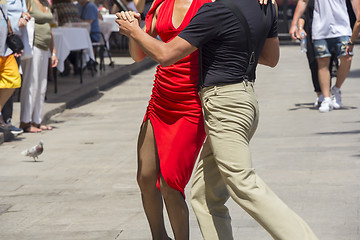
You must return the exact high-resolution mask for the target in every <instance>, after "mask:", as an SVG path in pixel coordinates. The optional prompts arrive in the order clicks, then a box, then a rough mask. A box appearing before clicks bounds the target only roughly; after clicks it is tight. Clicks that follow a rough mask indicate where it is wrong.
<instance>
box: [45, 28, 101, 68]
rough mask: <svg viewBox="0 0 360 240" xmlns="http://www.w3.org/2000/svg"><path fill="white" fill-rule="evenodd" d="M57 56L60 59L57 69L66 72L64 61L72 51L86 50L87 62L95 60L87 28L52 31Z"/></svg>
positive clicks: (54, 29)
mask: <svg viewBox="0 0 360 240" xmlns="http://www.w3.org/2000/svg"><path fill="white" fill-rule="evenodd" d="M52 32H53V36H54V45H55V49H56V56H57V58H58V59H59V63H58V66H57V69H58V70H59V71H60V72H62V71H64V61H65V59H66V58H67V56H68V55H69V53H70V51H76V50H81V49H83V50H84V53H85V54H84V56H85V61H84V63H86V61H87V60H88V59H89V58H91V59H93V60H95V57H94V51H93V47H92V43H91V40H90V35H89V32H88V31H87V30H86V29H85V28H68V27H59V28H53V29H52Z"/></svg>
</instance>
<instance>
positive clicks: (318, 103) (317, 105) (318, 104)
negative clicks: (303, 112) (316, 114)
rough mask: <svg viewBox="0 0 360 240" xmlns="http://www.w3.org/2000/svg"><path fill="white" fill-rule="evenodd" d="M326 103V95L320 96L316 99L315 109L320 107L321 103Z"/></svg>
mask: <svg viewBox="0 0 360 240" xmlns="http://www.w3.org/2000/svg"><path fill="white" fill-rule="evenodd" d="M323 101H324V95H322V94H320V95H319V96H317V97H316V100H315V102H314V107H320V105H321V103H322V102H323Z"/></svg>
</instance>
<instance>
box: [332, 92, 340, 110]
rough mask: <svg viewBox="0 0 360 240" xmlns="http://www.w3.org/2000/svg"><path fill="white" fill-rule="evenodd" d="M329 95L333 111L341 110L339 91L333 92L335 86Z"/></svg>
mask: <svg viewBox="0 0 360 240" xmlns="http://www.w3.org/2000/svg"><path fill="white" fill-rule="evenodd" d="M331 94H332V95H333V96H332V101H333V106H334V108H335V109H339V108H341V106H342V104H341V91H340V89H337V90H335V86H334V87H332V88H331Z"/></svg>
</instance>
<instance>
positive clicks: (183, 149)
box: [144, 0, 210, 196]
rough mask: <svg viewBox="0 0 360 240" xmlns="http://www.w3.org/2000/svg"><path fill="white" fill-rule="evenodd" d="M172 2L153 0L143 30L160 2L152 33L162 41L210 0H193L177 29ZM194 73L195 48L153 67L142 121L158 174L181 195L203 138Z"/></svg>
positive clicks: (196, 75) (203, 131)
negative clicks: (150, 137) (168, 63)
mask: <svg viewBox="0 0 360 240" xmlns="http://www.w3.org/2000/svg"><path fill="white" fill-rule="evenodd" d="M174 2H175V0H155V3H154V5H153V7H152V8H151V9H150V11H149V12H148V14H147V16H146V20H145V24H146V29H147V30H149V29H150V26H151V21H152V18H153V14H154V12H155V11H156V9H157V7H158V6H159V5H160V4H161V3H162V5H161V6H160V9H159V14H158V17H157V22H156V32H157V33H158V35H159V36H160V38H161V40H162V41H164V42H168V41H170V40H171V39H173V38H174V37H176V36H177V35H178V34H179V33H180V32H181V31H182V30H183V29H184V28H185V27H186V26H187V25H188V24H189V22H190V20H191V18H192V17H193V16H194V15H195V14H196V12H197V10H198V9H199V8H200V7H201V6H202V5H203V4H204V3H206V2H210V0H193V2H192V4H191V6H190V8H189V10H188V12H187V13H186V15H185V18H184V20H183V22H182V23H181V25H180V26H179V27H178V28H175V27H174V26H173V24H172V13H173V8H174ZM198 75H199V65H198V51H196V52H194V53H192V54H190V55H188V56H187V57H185V58H183V59H181V60H180V61H178V62H177V63H175V64H173V65H171V66H168V67H163V66H161V65H159V66H157V69H156V74H155V80H154V85H153V89H152V95H151V99H150V101H149V105H148V107H147V111H146V115H145V118H144V122H145V121H146V120H148V119H150V121H151V124H152V126H153V129H154V135H155V140H156V145H157V151H158V156H159V160H160V174H161V175H162V176H163V178H164V179H165V181H166V183H167V184H168V185H169V186H170V187H172V188H173V189H176V190H178V191H180V192H181V193H182V194H183V196H185V195H184V188H185V186H186V184H187V183H188V182H189V180H190V177H191V173H192V170H193V168H194V164H195V161H196V158H197V156H198V154H199V151H200V148H201V147H202V144H203V142H204V140H205V137H206V134H205V130H204V120H203V116H202V110H201V102H200V99H199V96H198V93H197V81H198ZM159 177H160V175H159ZM157 186H158V187H159V185H157Z"/></svg>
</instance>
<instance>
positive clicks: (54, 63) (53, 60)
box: [50, 32, 59, 68]
mask: <svg viewBox="0 0 360 240" xmlns="http://www.w3.org/2000/svg"><path fill="white" fill-rule="evenodd" d="M50 52H51V67H53V68H54V67H56V66H57V64H58V62H59V60H58V58H57V57H56V49H55V45H54V37H53V34H52V32H51V43H50Z"/></svg>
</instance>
